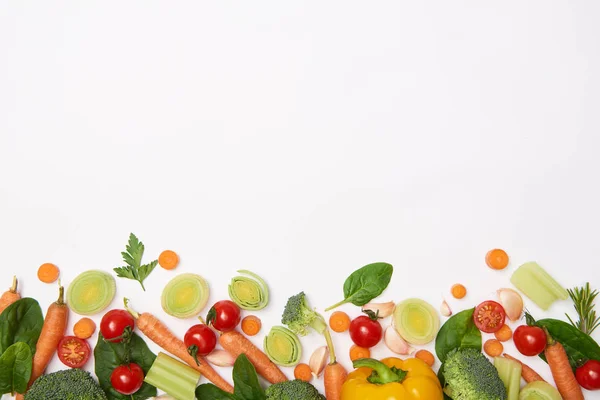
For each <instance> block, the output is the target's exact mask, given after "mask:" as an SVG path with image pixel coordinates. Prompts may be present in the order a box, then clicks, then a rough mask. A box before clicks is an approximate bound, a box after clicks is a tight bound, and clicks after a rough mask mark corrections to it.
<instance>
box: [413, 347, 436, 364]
mask: <svg viewBox="0 0 600 400" xmlns="http://www.w3.org/2000/svg"><path fill="white" fill-rule="evenodd" d="M415 358H418V359H420V360H423V361H425V363H426V364H427V365H429V366H430V367H431V366H433V364H434V363H435V357H434V356H433V354H431V352H430V351H428V350H419V351H417V352H416V353H415Z"/></svg>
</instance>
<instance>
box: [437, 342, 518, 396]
mask: <svg viewBox="0 0 600 400" xmlns="http://www.w3.org/2000/svg"><path fill="white" fill-rule="evenodd" d="M442 374H443V375H444V379H445V380H446V387H445V388H444V392H445V393H446V394H447V395H448V396H450V397H451V398H452V399H453V400H506V398H507V396H508V395H507V393H506V388H505V387H504V383H502V380H501V379H500V376H499V375H498V371H497V370H496V368H495V367H494V365H493V364H492V363H491V362H490V361H489V360H488V359H487V358H486V357H485V356H484V355H483V354H482V353H481V351H479V350H477V349H472V348H465V349H456V350H452V351H451V352H450V353H448V356H447V358H446V361H445V362H444V365H443V371H442Z"/></svg>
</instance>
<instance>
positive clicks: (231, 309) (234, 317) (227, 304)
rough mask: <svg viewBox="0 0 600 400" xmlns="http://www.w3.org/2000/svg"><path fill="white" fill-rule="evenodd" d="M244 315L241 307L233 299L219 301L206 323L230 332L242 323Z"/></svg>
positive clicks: (209, 313) (207, 317)
mask: <svg viewBox="0 0 600 400" xmlns="http://www.w3.org/2000/svg"><path fill="white" fill-rule="evenodd" d="M241 319H242V316H241V315H240V308H239V307H238V306H237V304H235V303H234V302H233V301H231V300H221V301H217V302H216V303H215V305H213V306H212V308H211V309H210V311H209V312H208V315H207V316H206V323H208V324H211V325H212V326H213V327H214V328H215V329H216V330H218V331H221V332H229V331H232V330H234V329H235V327H236V326H237V325H238V324H239V323H240V320H241Z"/></svg>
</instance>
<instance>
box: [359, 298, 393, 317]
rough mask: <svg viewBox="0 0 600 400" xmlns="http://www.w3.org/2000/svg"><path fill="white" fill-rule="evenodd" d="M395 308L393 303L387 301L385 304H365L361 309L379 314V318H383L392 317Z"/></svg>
mask: <svg viewBox="0 0 600 400" xmlns="http://www.w3.org/2000/svg"><path fill="white" fill-rule="evenodd" d="M395 306H396V304H395V303H394V302H393V301H388V302H386V303H367V304H365V305H364V306H363V307H362V309H363V310H371V311H373V312H374V313H376V314H377V312H379V317H380V318H385V317H389V316H390V315H392V313H393V312H394V307H395Z"/></svg>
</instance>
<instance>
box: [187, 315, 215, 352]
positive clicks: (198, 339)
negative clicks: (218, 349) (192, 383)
mask: <svg viewBox="0 0 600 400" xmlns="http://www.w3.org/2000/svg"><path fill="white" fill-rule="evenodd" d="M183 342H184V343H185V347H187V349H188V353H190V355H191V356H192V357H194V358H196V356H205V355H207V354H209V353H210V352H211V351H213V350H214V349H215V346H216V345H217V335H215V332H214V331H213V330H212V329H210V328H209V327H208V325H204V324H198V325H194V326H192V327H191V328H190V329H188V331H187V332H186V333H185V336H184V337H183ZM196 361H198V360H197V359H196Z"/></svg>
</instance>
